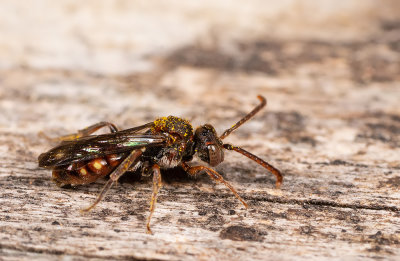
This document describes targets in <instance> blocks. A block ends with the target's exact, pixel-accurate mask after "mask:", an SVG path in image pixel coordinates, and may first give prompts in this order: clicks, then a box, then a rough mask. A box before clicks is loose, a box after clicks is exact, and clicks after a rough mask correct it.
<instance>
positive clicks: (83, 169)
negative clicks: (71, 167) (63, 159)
mask: <svg viewBox="0 0 400 261" xmlns="http://www.w3.org/2000/svg"><path fill="white" fill-rule="evenodd" d="M79 172H80V173H81V175H83V176H85V175H87V170H86V169H85V168H81V169H80V170H79Z"/></svg>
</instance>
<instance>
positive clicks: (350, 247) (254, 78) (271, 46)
mask: <svg viewBox="0 0 400 261" xmlns="http://www.w3.org/2000/svg"><path fill="white" fill-rule="evenodd" d="M278 2H279V3H278ZM399 10H400V5H399V3H398V1H390V0H386V1H334V0H325V1H318V2H317V1H295V0H287V1H261V0H260V1H257V0H252V1H246V2H243V1H240V2H239V1H238V2H232V1H219V2H215V1H211V0H210V1H201V4H200V2H199V3H197V2H196V1H77V0H76V1H73V0H72V1H66V0H63V1H50V0H49V1H32V2H31V3H28V2H22V1H13V0H10V1H3V2H2V4H1V8H0V35H1V37H0V260H46V259H48V260H87V259H93V260H110V259H114V260H357V259H379V260H381V259H384V260H399V259H400V192H399V188H400V11H399ZM259 94H261V95H263V96H265V97H266V98H267V100H268V105H267V107H266V108H265V109H263V110H262V111H261V112H260V113H258V114H257V115H256V116H255V117H254V118H253V119H252V120H251V121H249V122H248V123H246V124H245V125H243V126H242V127H240V128H239V129H238V130H236V131H235V132H233V133H232V134H231V135H230V136H228V137H227V138H226V139H225V141H226V142H229V143H231V144H234V145H237V146H241V147H243V148H244V149H246V150H248V151H250V152H252V153H254V154H256V155H258V156H259V157H261V158H262V159H264V160H266V161H268V162H269V163H270V164H272V165H274V166H275V167H277V168H278V169H280V170H281V171H282V173H283V175H284V181H283V185H282V187H281V189H276V188H275V187H274V184H275V178H274V176H273V175H271V174H270V173H268V172H267V171H265V169H263V168H262V167H261V166H259V165H257V164H256V163H254V162H252V161H250V160H249V159H247V158H246V157H244V156H242V155H240V154H238V153H235V152H231V151H229V152H226V153H225V161H224V162H223V163H222V164H220V165H219V166H217V167H216V168H215V169H216V170H217V171H218V172H219V173H220V174H221V175H223V177H224V178H225V179H226V180H227V181H229V182H230V183H231V184H232V185H233V186H234V187H235V188H236V189H237V191H238V193H239V194H240V195H241V196H242V197H243V199H244V200H245V201H246V202H247V203H248V204H249V209H247V210H246V209H245V208H244V207H243V205H242V204H241V203H240V202H239V201H238V200H237V199H236V198H235V197H234V195H233V194H232V193H231V192H230V191H229V190H228V189H227V188H226V187H225V186H223V185H221V184H215V183H214V182H213V181H212V180H210V179H209V177H208V176H207V175H204V174H200V175H198V177H197V178H191V177H188V175H186V174H185V173H184V172H183V171H182V170H181V169H173V170H170V171H163V172H162V179H163V187H162V189H161V191H160V194H159V198H158V202H157V206H156V210H155V212H154V216H153V219H152V230H153V232H154V234H153V235H149V234H146V233H145V231H146V230H145V224H146V218H147V216H148V214H149V211H148V209H149V202H150V197H151V192H152V178H151V177H142V178H141V177H140V176H138V175H136V174H134V173H128V174H126V175H125V176H124V177H123V178H122V179H121V180H120V182H119V183H118V184H117V185H116V186H114V187H112V188H111V190H110V191H109V193H108V194H107V196H106V198H105V199H104V200H103V201H102V202H100V203H99V205H98V206H97V207H96V208H95V209H93V210H92V211H91V212H90V213H88V214H85V215H84V214H81V213H80V211H79V210H80V209H82V208H84V207H86V206H88V205H89V204H90V203H91V202H93V200H94V199H95V197H96V195H97V194H98V193H99V192H100V190H101V188H102V186H103V185H104V183H105V181H106V180H105V179H101V180H98V181H97V182H96V183H93V184H90V185H85V186H78V187H75V188H69V189H68V188H59V187H57V186H56V185H55V184H54V183H53V182H52V181H51V171H50V170H47V169H42V168H39V167H38V162H37V157H38V155H39V154H40V153H43V152H45V151H47V150H48V149H50V148H51V147H52V146H54V145H56V144H55V143H52V142H50V141H48V140H46V139H45V138H43V137H42V136H41V135H39V133H40V132H43V133H45V134H46V135H48V136H51V137H57V136H60V135H65V134H70V133H73V132H76V131H77V130H79V129H82V128H84V127H86V126H89V125H91V124H94V123H96V122H99V121H110V122H113V123H114V124H116V125H117V126H118V127H119V128H122V129H124V128H130V127H134V126H138V125H141V124H144V123H147V122H151V121H153V120H154V119H156V118H157V117H160V116H168V115H174V116H179V117H182V118H185V119H188V120H190V121H191V122H192V124H193V126H194V127H196V126H198V125H200V124H204V123H210V124H212V125H214V126H215V128H216V130H217V131H218V133H222V132H223V131H224V130H225V129H227V128H229V127H230V126H232V124H234V123H235V122H236V121H238V120H239V119H240V118H241V117H243V116H244V115H245V114H246V113H248V112H249V111H250V110H251V109H252V108H254V106H256V105H257V104H258V102H259V101H258V99H257V95H259ZM100 133H101V132H100ZM192 164H203V163H201V162H200V161H198V160H196V161H194V162H193V163H192Z"/></svg>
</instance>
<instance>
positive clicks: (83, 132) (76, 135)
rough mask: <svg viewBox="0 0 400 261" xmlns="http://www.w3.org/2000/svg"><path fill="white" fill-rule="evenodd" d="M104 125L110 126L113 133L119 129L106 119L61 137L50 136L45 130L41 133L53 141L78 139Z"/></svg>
mask: <svg viewBox="0 0 400 261" xmlns="http://www.w3.org/2000/svg"><path fill="white" fill-rule="evenodd" d="M103 127H108V128H109V129H110V132H111V133H113V132H117V131H118V129H117V127H116V126H115V125H114V124H112V123H110V122H106V121H101V122H99V123H96V124H93V125H90V126H89V127H86V128H84V129H82V130H78V132H77V133H74V134H69V135H65V136H61V137H57V138H49V137H48V136H47V135H46V134H44V133H43V132H41V133H40V135H41V136H43V137H45V138H46V139H48V140H51V141H72V140H76V139H79V138H82V137H85V136H89V135H90V134H92V133H93V132H95V131H97V130H99V129H101V128H103Z"/></svg>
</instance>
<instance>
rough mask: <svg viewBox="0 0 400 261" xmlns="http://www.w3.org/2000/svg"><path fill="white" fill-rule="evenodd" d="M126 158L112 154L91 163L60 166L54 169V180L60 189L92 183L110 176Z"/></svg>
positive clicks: (124, 155)
mask: <svg viewBox="0 0 400 261" xmlns="http://www.w3.org/2000/svg"><path fill="white" fill-rule="evenodd" d="M126 156H127V154H126V153H121V154H110V155H106V156H104V157H100V158H95V159H92V160H89V161H83V162H74V163H71V164H69V165H63V166H58V167H55V168H54V169H53V180H54V181H55V182H56V183H57V185H58V186H60V187H61V186H65V185H81V184H88V183H92V182H94V181H96V180H97V179H99V178H101V177H104V176H106V175H108V174H110V173H111V172H112V171H113V170H114V169H115V168H116V167H117V166H118V165H119V164H120V163H121V162H122V161H123V160H124V158H125V157H126Z"/></svg>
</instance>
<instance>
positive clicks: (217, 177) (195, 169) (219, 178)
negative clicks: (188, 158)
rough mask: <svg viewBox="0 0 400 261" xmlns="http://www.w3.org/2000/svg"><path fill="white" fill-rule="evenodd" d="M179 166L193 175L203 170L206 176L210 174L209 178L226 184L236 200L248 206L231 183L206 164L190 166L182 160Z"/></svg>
mask: <svg viewBox="0 0 400 261" xmlns="http://www.w3.org/2000/svg"><path fill="white" fill-rule="evenodd" d="M181 166H182V168H183V169H184V170H185V171H186V172H187V173H189V174H190V175H192V176H195V175H196V174H197V173H199V172H200V171H202V170H204V171H205V173H207V174H208V176H210V178H212V179H213V180H215V181H216V182H220V183H222V184H224V185H225V186H227V187H228V188H229V189H230V190H231V191H232V192H233V194H235V197H236V198H237V199H238V200H240V202H242V204H243V205H244V206H245V208H248V205H247V203H246V202H245V201H244V200H243V199H242V198H241V197H240V196H239V194H238V193H237V192H236V190H235V189H234V188H233V187H232V185H231V184H229V183H228V182H227V181H226V180H224V178H223V177H222V176H221V175H220V174H219V173H218V172H216V171H215V170H213V169H212V168H209V167H206V166H192V167H191V166H189V165H188V164H187V163H185V162H182V163H181Z"/></svg>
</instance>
